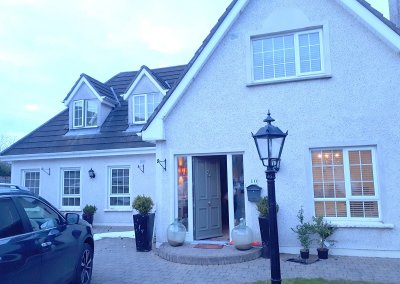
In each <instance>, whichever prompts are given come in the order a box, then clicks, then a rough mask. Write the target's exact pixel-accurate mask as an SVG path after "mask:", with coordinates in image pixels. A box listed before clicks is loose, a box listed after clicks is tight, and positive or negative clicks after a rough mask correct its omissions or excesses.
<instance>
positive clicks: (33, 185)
mask: <svg viewBox="0 0 400 284" xmlns="http://www.w3.org/2000/svg"><path fill="white" fill-rule="evenodd" d="M23 179H24V180H23V184H24V186H25V187H27V188H29V190H30V191H32V192H33V193H35V194H39V188H40V171H39V170H26V171H23Z"/></svg>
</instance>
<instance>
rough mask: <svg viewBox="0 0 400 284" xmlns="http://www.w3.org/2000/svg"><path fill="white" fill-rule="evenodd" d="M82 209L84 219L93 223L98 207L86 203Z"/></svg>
mask: <svg viewBox="0 0 400 284" xmlns="http://www.w3.org/2000/svg"><path fill="white" fill-rule="evenodd" d="M82 211H83V214H82V219H83V220H85V221H87V222H88V223H89V224H91V225H92V224H93V216H94V213H96V211H97V207H96V206H95V205H89V204H86V205H85V207H83V210H82Z"/></svg>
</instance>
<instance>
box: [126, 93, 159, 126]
mask: <svg viewBox="0 0 400 284" xmlns="http://www.w3.org/2000/svg"><path fill="white" fill-rule="evenodd" d="M152 94H153V93H152ZM149 95H150V94H137V95H133V96H132V122H133V124H145V123H146V122H147V120H148V119H149V117H150V116H151V115H152V114H153V113H149V109H148V103H149ZM159 95H160V96H161V100H162V96H163V95H162V94H159ZM137 97H143V98H144V120H138V121H137V120H135V98H137ZM161 100H160V102H161ZM160 102H159V103H158V104H160ZM158 104H157V105H156V106H155V107H154V110H155V109H156V108H157V106H158ZM153 112H154V111H153Z"/></svg>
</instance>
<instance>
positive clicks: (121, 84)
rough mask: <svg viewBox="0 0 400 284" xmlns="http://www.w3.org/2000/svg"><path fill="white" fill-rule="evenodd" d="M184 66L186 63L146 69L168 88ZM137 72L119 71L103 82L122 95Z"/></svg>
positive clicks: (175, 80)
mask: <svg viewBox="0 0 400 284" xmlns="http://www.w3.org/2000/svg"><path fill="white" fill-rule="evenodd" d="M186 66H187V65H178V66H172V67H164V68H157V69H148V70H150V71H151V72H150V73H151V74H152V75H153V76H154V77H155V78H156V79H157V81H158V82H160V84H162V85H161V86H163V87H167V88H168V89H169V88H170V87H173V86H174V85H175V84H176V82H177V81H178V80H179V79H180V76H181V75H182V72H183V71H184V70H185V68H186ZM142 68H143V67H142ZM139 73H140V70H139V71H133V72H121V73H119V74H117V75H115V76H114V77H112V78H111V79H109V80H108V81H107V82H106V83H105V84H106V85H107V86H109V87H112V88H113V90H114V92H115V93H116V94H117V95H122V94H125V93H126V91H128V89H129V87H130V86H131V85H132V83H133V81H135V79H136V76H137V75H139ZM168 86H170V87H168Z"/></svg>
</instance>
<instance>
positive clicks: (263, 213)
mask: <svg viewBox="0 0 400 284" xmlns="http://www.w3.org/2000/svg"><path fill="white" fill-rule="evenodd" d="M256 205H257V210H258V213H259V214H260V217H265V218H267V217H268V216H269V205H268V196H264V197H262V198H261V199H260V200H259V201H258V202H257V204H256ZM278 211H279V206H278V204H276V212H278Z"/></svg>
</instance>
